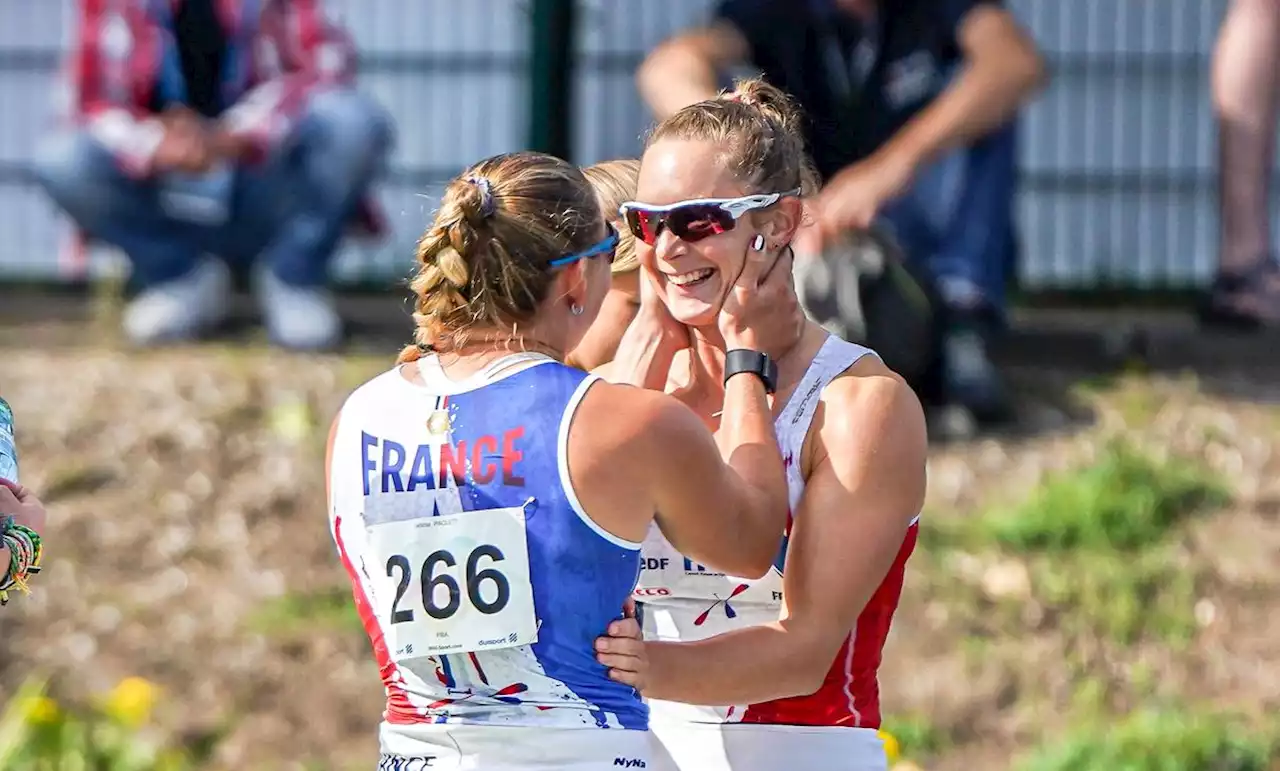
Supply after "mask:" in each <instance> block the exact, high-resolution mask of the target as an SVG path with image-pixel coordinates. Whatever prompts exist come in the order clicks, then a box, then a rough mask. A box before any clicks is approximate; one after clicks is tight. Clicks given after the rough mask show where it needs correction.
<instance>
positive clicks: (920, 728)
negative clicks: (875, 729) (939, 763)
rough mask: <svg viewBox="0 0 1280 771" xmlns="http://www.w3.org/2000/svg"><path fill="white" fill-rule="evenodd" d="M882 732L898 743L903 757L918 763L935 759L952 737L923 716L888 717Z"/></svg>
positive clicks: (902, 715)
mask: <svg viewBox="0 0 1280 771" xmlns="http://www.w3.org/2000/svg"><path fill="white" fill-rule="evenodd" d="M882 731H883V732H884V733H887V734H889V735H891V736H892V737H893V738H894V740H895V741H897V746H898V752H899V753H900V756H901V757H903V758H907V759H910V760H913V761H917V762H919V761H925V760H930V759H932V758H934V757H935V756H937V755H938V754H939V753H940V752H942V751H943V750H944V749H946V747H947V745H948V744H950V737H948V736H947V735H946V734H945V733H944V732H943V731H942V730H940V729H939V728H938V727H937V726H935V725H934V724H933V723H931V722H930V721H929V719H928V718H927V717H926V716H924V715H921V714H915V713H912V714H900V715H889V716H886V717H885V719H884V725H883V726H882Z"/></svg>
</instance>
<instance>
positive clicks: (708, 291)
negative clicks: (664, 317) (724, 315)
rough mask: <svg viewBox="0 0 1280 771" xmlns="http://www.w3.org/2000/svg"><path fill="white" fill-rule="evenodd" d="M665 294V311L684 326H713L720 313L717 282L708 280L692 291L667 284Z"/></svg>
mask: <svg viewBox="0 0 1280 771" xmlns="http://www.w3.org/2000/svg"><path fill="white" fill-rule="evenodd" d="M665 294H666V297H665V298H664V299H665V301H666V306H667V311H668V312H670V313H671V317H672V318H674V319H675V320H676V321H678V322H680V323H681V324H684V325H685V326H686V327H706V326H714V325H715V323H716V318H717V317H718V316H719V315H720V307H721V306H722V305H723V304H724V296H723V293H722V292H721V291H720V286H719V282H715V283H714V284H712V283H711V282H708V284H707V285H703V286H700V287H698V288H697V289H696V290H695V291H693V292H688V291H684V290H681V289H678V288H676V287H674V286H671V285H670V284H668V285H667V287H666V293H665Z"/></svg>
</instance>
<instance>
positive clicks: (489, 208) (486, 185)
mask: <svg viewBox="0 0 1280 771" xmlns="http://www.w3.org/2000/svg"><path fill="white" fill-rule="evenodd" d="M466 181H467V182H468V183H469V184H472V185H475V186H476V187H477V188H479V189H480V214H481V215H483V216H485V217H492V216H493V213H494V211H495V210H496V209H497V205H496V204H495V203H494V200H493V183H491V182H490V181H489V180H488V179H487V178H486V177H480V176H471V177H467V179H466Z"/></svg>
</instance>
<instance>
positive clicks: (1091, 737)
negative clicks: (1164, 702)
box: [1019, 710, 1280, 771]
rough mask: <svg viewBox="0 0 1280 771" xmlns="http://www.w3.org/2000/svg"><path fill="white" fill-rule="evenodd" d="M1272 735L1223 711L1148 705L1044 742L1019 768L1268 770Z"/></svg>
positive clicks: (1048, 770) (1273, 745)
mask: <svg viewBox="0 0 1280 771" xmlns="http://www.w3.org/2000/svg"><path fill="white" fill-rule="evenodd" d="M1277 750H1280V745H1278V744H1277V742H1276V739H1275V736H1274V735H1270V734H1269V733H1258V732H1253V731H1249V730H1248V729H1246V728H1244V727H1243V726H1242V725H1241V724H1240V723H1239V722H1238V721H1234V720H1232V719H1231V718H1229V717H1227V716H1225V715H1218V714H1208V715H1206V714H1199V713H1196V712H1192V711H1168V710H1163V711H1161V710H1153V711H1144V712H1139V713H1136V714H1135V715H1132V716H1130V717H1128V718H1126V719H1124V720H1121V721H1119V722H1114V723H1102V724H1091V725H1089V726H1087V727H1082V728H1080V729H1078V730H1077V731H1076V732H1074V733H1072V734H1070V735H1069V736H1068V737H1066V739H1065V740H1061V739H1055V740H1052V741H1050V742H1048V743H1046V745H1045V747H1044V748H1043V749H1041V750H1040V751H1039V752H1037V753H1035V754H1033V755H1032V756H1030V757H1029V758H1027V759H1026V760H1025V761H1024V762H1023V763H1022V764H1020V766H1019V768H1020V769H1021V771H1267V769H1268V768H1270V763H1271V761H1272V758H1273V757H1274V754H1275V753H1276V752H1277Z"/></svg>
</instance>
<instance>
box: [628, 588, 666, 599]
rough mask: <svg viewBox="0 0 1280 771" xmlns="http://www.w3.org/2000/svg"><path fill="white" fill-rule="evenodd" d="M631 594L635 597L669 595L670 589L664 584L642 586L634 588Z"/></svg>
mask: <svg viewBox="0 0 1280 771" xmlns="http://www.w3.org/2000/svg"><path fill="white" fill-rule="evenodd" d="M632 594H633V595H634V596H636V597H670V596H671V590H670V589H668V588H667V587H665V586H644V587H640V588H639V589H636V590H635V591H634V592H632Z"/></svg>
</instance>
